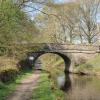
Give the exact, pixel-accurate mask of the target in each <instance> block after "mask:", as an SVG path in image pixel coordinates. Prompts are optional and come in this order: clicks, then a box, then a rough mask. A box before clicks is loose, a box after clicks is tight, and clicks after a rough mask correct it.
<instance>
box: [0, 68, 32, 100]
mask: <svg viewBox="0 0 100 100" xmlns="http://www.w3.org/2000/svg"><path fill="white" fill-rule="evenodd" d="M31 73H32V71H30V70H25V71H23V72H22V73H21V74H20V75H19V76H18V77H16V79H15V80H11V81H9V82H6V83H2V82H0V100H5V98H6V97H7V96H8V95H9V94H10V93H12V92H13V91H14V90H15V89H16V86H17V85H18V83H20V82H21V80H22V79H24V78H25V77H27V76H29V75H31Z"/></svg>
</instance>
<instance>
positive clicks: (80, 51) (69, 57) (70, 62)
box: [24, 43, 100, 73]
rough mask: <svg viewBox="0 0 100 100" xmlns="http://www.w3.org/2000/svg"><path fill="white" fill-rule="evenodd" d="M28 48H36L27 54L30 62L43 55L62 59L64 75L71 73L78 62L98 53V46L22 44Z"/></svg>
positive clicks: (99, 48) (99, 50) (99, 49)
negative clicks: (48, 54) (51, 54)
mask: <svg viewBox="0 0 100 100" xmlns="http://www.w3.org/2000/svg"><path fill="white" fill-rule="evenodd" d="M24 46H28V48H31V49H32V48H33V49H34V48H38V49H35V50H34V51H31V52H28V58H29V57H33V59H31V60H32V62H33V63H35V61H36V60H37V59H38V57H40V56H41V55H43V54H46V53H53V54H57V55H59V56H60V57H62V58H63V60H64V62H65V73H67V72H72V71H73V66H74V65H75V64H79V60H80V59H82V60H83V58H84V56H85V58H84V59H86V60H87V59H88V58H91V57H93V56H95V55H97V54H98V53H99V52H100V46H99V45H78V44H77V45H74V44H60V43H36V44H24Z"/></svg>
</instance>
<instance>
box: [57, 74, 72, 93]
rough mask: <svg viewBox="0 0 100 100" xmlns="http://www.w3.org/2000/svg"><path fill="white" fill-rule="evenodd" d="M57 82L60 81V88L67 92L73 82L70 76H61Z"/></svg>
mask: <svg viewBox="0 0 100 100" xmlns="http://www.w3.org/2000/svg"><path fill="white" fill-rule="evenodd" d="M57 81H58V86H59V87H60V89H61V90H63V91H65V92H67V91H68V90H70V89H71V80H70V77H69V74H66V75H62V76H59V77H58V78H57Z"/></svg>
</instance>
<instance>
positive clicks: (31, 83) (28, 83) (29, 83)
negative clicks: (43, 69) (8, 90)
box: [6, 71, 40, 100]
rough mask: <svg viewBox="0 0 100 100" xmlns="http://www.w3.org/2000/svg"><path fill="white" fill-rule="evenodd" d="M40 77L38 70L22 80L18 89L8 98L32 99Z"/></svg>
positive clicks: (17, 99)
mask: <svg viewBox="0 0 100 100" xmlns="http://www.w3.org/2000/svg"><path fill="white" fill-rule="evenodd" d="M39 77H40V71H36V72H34V74H32V75H31V76H28V77H27V78H26V79H24V80H22V82H21V83H20V84H19V85H18V86H17V89H16V90H15V91H14V92H13V93H12V94H11V95H10V96H9V97H8V98H7V99H6V100H31V97H32V92H33V89H34V88H36V85H37V82H38V80H39Z"/></svg>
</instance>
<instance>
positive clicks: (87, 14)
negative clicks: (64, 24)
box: [78, 0, 100, 44]
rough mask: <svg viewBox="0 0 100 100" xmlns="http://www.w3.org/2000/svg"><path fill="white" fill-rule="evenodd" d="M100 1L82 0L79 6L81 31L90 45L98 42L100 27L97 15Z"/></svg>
mask: <svg viewBox="0 0 100 100" xmlns="http://www.w3.org/2000/svg"><path fill="white" fill-rule="evenodd" d="M99 6H100V0H87V1H86V0H82V1H80V6H79V10H78V11H79V30H80V32H81V35H82V38H83V39H84V40H85V42H88V43H89V44H91V43H95V42H96V41H97V40H98V34H99V26H98V23H97V14H98V13H99V12H98V11H99V9H100V7H99Z"/></svg>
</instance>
